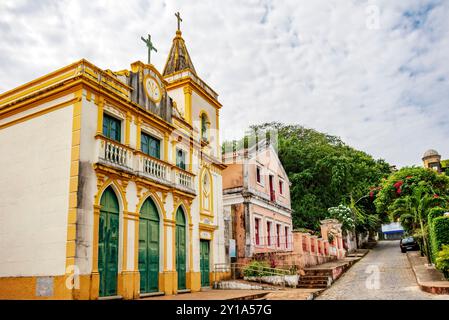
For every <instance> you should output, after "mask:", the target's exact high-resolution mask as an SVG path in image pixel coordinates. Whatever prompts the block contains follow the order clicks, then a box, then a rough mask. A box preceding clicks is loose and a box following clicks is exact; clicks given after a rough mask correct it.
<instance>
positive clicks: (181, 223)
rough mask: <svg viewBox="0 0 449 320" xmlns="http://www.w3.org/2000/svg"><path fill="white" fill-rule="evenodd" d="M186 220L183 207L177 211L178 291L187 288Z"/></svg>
mask: <svg viewBox="0 0 449 320" xmlns="http://www.w3.org/2000/svg"><path fill="white" fill-rule="evenodd" d="M186 252H187V247H186V218H185V215H184V211H183V210H182V208H181V207H179V208H178V210H177V211H176V271H177V272H178V289H180V290H183V289H185V288H186Z"/></svg>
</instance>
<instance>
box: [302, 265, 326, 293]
mask: <svg viewBox="0 0 449 320" xmlns="http://www.w3.org/2000/svg"><path fill="white" fill-rule="evenodd" d="M304 272H305V275H303V276H301V277H300V278H299V282H298V285H297V286H296V287H297V288H304V289H325V288H327V287H328V286H330V285H331V284H332V274H331V273H330V272H332V271H331V270H326V269H323V270H319V269H315V270H307V269H306V270H304Z"/></svg>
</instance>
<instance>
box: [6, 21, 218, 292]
mask: <svg viewBox="0 0 449 320" xmlns="http://www.w3.org/2000/svg"><path fill="white" fill-rule="evenodd" d="M220 109H221V104H220V103H219V101H218V95H217V94H216V93H215V91H214V90H212V89H211V88H210V87H209V86H208V85H207V84H206V83H205V82H204V81H202V80H201V79H200V78H199V77H198V75H197V73H196V71H195V68H194V67H193V64H192V61H191V59H190V56H189V54H188V52H187V49H186V46H185V42H184V39H183V38H182V34H181V31H180V30H179V29H178V31H177V32H176V36H175V38H174V39H173V44H172V48H171V50H170V53H169V57H168V59H167V62H166V65H165V68H164V70H163V72H162V73H160V72H159V71H158V70H157V69H156V68H155V67H154V66H153V65H151V64H147V63H143V62H140V61H138V62H135V63H132V64H131V68H130V69H129V70H128V69H126V70H121V71H118V72H113V71H110V70H102V69H100V68H98V67H96V66H95V65H93V64H92V63H90V62H88V61H86V60H81V61H78V62H75V63H73V64H71V65H69V66H66V67H64V68H62V69H59V70H57V71H55V72H52V73H50V74H48V75H45V76H43V77H41V78H38V79H36V80H33V81H31V82H30V83H27V84H25V85H22V86H20V87H18V88H15V89H13V90H11V91H8V92H6V93H3V94H0V150H1V151H0V153H1V156H0V168H1V169H0V238H1V242H0V299H8V298H21V299H99V298H100V299H101V298H108V299H110V298H123V299H136V298H139V297H142V296H145V295H154V294H176V293H179V292H185V291H192V292H193V291H198V290H200V289H201V287H208V286H210V285H211V277H212V272H213V269H214V265H216V264H220V263H223V262H224V259H225V258H224V257H225V252H224V250H225V248H224V228H223V208H222V170H224V168H225V166H224V165H223V164H222V163H221V160H220V159H221V148H220V144H219V137H218V132H219V112H220Z"/></svg>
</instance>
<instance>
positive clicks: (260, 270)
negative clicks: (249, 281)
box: [243, 261, 270, 277]
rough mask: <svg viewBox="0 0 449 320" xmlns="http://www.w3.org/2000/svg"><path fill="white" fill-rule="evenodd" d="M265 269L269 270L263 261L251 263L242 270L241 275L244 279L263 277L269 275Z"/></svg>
mask: <svg viewBox="0 0 449 320" xmlns="http://www.w3.org/2000/svg"><path fill="white" fill-rule="evenodd" d="M267 268H270V266H269V264H268V263H267V262H265V261H252V262H251V263H250V264H249V265H247V266H246V267H245V268H244V269H243V275H244V276H245V277H263V276H267V275H269V273H267V271H268V270H267Z"/></svg>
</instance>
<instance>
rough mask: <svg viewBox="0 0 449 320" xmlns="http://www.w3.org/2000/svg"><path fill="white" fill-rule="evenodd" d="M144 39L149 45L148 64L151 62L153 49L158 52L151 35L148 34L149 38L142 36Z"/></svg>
mask: <svg viewBox="0 0 449 320" xmlns="http://www.w3.org/2000/svg"><path fill="white" fill-rule="evenodd" d="M140 38H141V39H142V41H143V42H145V44H146V45H147V47H148V64H150V63H151V50H154V51H155V52H157V49H156V48H155V47H154V46H153V43H152V42H151V35H149V34H148V39H145V38H144V37H140Z"/></svg>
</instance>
